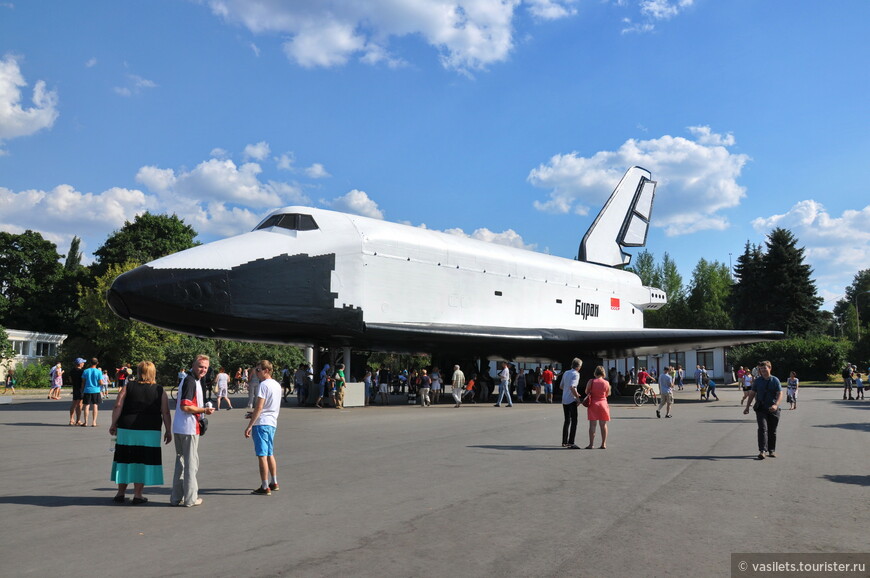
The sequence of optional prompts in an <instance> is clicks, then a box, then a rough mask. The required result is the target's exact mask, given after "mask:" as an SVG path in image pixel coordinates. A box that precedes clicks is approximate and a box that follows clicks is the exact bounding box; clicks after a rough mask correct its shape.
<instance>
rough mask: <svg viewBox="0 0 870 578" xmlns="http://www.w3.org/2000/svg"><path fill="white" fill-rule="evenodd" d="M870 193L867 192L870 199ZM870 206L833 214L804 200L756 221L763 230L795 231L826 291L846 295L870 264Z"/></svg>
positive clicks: (768, 231) (828, 293) (815, 202)
mask: <svg viewBox="0 0 870 578" xmlns="http://www.w3.org/2000/svg"><path fill="white" fill-rule="evenodd" d="M868 196H870V195H865V196H864V197H863V198H865V199H866V198H867V197H868ZM867 223H870V205H867V206H865V207H864V208H863V209H860V210H852V209H850V210H847V211H843V213H842V214H841V215H840V216H839V217H835V216H832V215H831V214H829V213H828V212H827V211H826V210H825V207H824V205H822V204H821V203H819V202H817V201H814V200H804V201H800V202H798V203H796V204H795V205H793V206H792V207H791V208H790V209H789V210H788V211H787V212H785V213H783V214H780V215H771V216H769V217H759V218H757V219H755V220H753V221H752V226H753V228H754V229H755V230H756V231H758V232H759V233H764V234H767V233H770V231H771V230H773V229H774V228H777V227H780V228H783V229H788V230H789V231H791V232H792V233H793V234H794V236H795V237H797V239H798V246H802V247H804V248H805V249H806V251H805V256H806V262H807V263H808V264H809V265H810V266H811V267H812V268H813V270H814V275H813V277H814V279H815V280H816V283H817V285H818V287H819V288H820V290H821V292H822V293H823V294H827V295H834V296H842V295H843V291H844V290H845V288H846V286H848V285H850V284H851V283H852V280H853V278H854V276H855V274H856V273H858V271H862V270H864V269H867V268H868V267H870V229H868V227H867Z"/></svg>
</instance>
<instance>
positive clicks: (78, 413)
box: [69, 357, 85, 425]
mask: <svg viewBox="0 0 870 578" xmlns="http://www.w3.org/2000/svg"><path fill="white" fill-rule="evenodd" d="M74 363H75V365H76V366H75V368H74V369H73V370H72V371H70V372H69V373H70V384H71V385H72V403H71V404H70V406H69V424H70V425H85V424H84V423H83V422H82V399H83V397H84V394H83V392H82V390H83V388H84V386H83V385H82V373H83V372H84V367H85V360H84V359H82V358H81V357H77V358H76V360H75V362H74ZM73 418H75V419H73Z"/></svg>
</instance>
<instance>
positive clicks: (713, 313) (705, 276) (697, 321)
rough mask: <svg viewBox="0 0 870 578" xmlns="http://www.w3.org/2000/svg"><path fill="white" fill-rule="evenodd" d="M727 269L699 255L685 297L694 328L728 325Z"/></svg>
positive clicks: (728, 282) (728, 285)
mask: <svg viewBox="0 0 870 578" xmlns="http://www.w3.org/2000/svg"><path fill="white" fill-rule="evenodd" d="M731 285H732V281H731V272H730V271H729V270H728V266H727V265H725V264H724V263H719V262H718V261H713V262H708V261H707V260H706V259H701V260H700V261H698V264H697V265H695V269H694V271H693V272H692V283H691V285H690V287H689V295H688V297H687V299H686V302H687V304H688V308H689V310H690V311H691V312H692V320H691V324H690V326H691V327H694V328H697V329H730V328H731V315H730V314H729V309H728V298H729V296H730V294H731Z"/></svg>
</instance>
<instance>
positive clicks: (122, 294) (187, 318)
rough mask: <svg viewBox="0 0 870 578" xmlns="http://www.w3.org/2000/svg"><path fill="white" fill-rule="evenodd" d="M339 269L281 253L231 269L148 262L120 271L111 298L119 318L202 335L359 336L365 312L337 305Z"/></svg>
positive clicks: (328, 259) (331, 261)
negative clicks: (334, 279)
mask: <svg viewBox="0 0 870 578" xmlns="http://www.w3.org/2000/svg"><path fill="white" fill-rule="evenodd" d="M334 270H335V255H333V254H329V255H319V256H309V255H304V254H303V255H293V256H288V255H279V256H277V257H274V258H271V259H257V260H255V261H250V262H248V263H244V264H242V265H238V266H236V267H232V268H231V269H195V268H190V269H182V268H175V269H155V268H153V267H151V266H149V265H143V266H141V267H137V268H136V269H133V270H132V271H128V272H126V273H124V274H123V275H120V276H118V278H117V279H115V281H114V282H113V283H112V287H111V288H110V289H109V292H108V295H107V299H108V301H109V306H110V307H111V308H112V311H114V312H115V313H116V314H117V315H119V316H120V317H123V318H125V319H135V320H137V321H143V322H145V323H148V324H151V325H155V326H157V327H162V328H163V329H169V330H171V331H178V332H181V333H189V334H192V335H199V336H202V337H224V338H229V339H242V340H249V341H271V342H278V343H282V342H293V340H295V339H304V338H308V337H319V336H322V335H329V334H332V333H334V332H341V333H342V334H345V335H352V334H359V333H361V332H362V331H363V330H364V323H363V319H362V311H361V310H359V309H357V308H353V307H347V306H345V307H340V308H336V306H335V300H336V297H337V295H336V294H335V293H332V292H331V290H330V274H331V272H332V271H334ZM300 342H304V341H300Z"/></svg>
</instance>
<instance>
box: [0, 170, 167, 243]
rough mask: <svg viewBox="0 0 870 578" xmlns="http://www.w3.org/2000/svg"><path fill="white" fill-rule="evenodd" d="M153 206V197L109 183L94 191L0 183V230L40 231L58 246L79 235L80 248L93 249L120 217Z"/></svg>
mask: <svg viewBox="0 0 870 578" xmlns="http://www.w3.org/2000/svg"><path fill="white" fill-rule="evenodd" d="M154 208H156V204H155V202H154V199H153V198H150V197H148V196H147V195H145V193H143V192H142V191H139V190H136V189H125V188H121V187H113V188H111V189H108V190H106V191H103V192H102V193H96V194H95V193H83V192H81V191H77V190H76V189H75V188H74V187H72V186H70V185H66V184H64V185H58V186H57V187H55V188H53V189H51V190H49V191H41V190H35V189H31V190H27V191H20V192H14V191H12V190H10V189H6V188H3V187H0V230H2V231H8V232H13V233H22V232H24V230H25V229H32V230H36V231H41V232H42V235H43V237H45V238H46V239H48V240H50V241H52V242H54V243H55V244H56V245H58V247H59V248H62V247H63V246H65V245H68V244H69V242H70V241H71V240H72V238H73V236H78V237H80V238H82V239H83V246H82V248H83V250H88V251H91V252H93V251H94V250H96V249H97V246H96V245H95V243H100V244H101V243H102V242H103V240H105V238H106V237H107V236H108V235H109V234H111V233H112V231H114V230H115V229H117V228H119V227H121V226H122V225H123V224H124V221H127V220H130V221H132V220H133V219H134V218H135V216H136V215H138V214H141V213H144V212H145V211H147V210H153V209H154ZM25 223H26V225H25V226H22V224H25ZM88 239H90V240H91V244H90V246H87V245H88V241H87V240H88ZM95 240H96V241H95ZM61 250H62V249H61Z"/></svg>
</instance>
